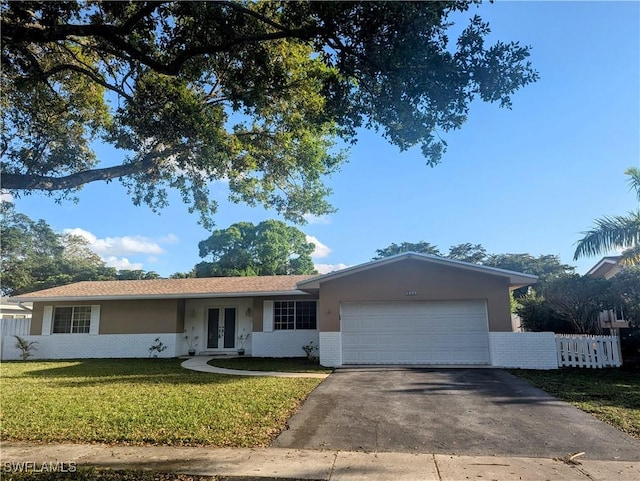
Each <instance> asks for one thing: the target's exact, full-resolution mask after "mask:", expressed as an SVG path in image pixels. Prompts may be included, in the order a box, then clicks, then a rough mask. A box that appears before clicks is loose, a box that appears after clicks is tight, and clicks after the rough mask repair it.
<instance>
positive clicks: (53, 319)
mask: <svg viewBox="0 0 640 481" xmlns="http://www.w3.org/2000/svg"><path fill="white" fill-rule="evenodd" d="M69 308H70V309H71V323H70V324H69V330H68V331H64V332H56V331H55V329H56V310H58V309H69ZM79 308H83V309H88V311H89V318H88V319H82V321H83V322H88V323H89V325H88V326H87V328H86V331H84V330H83V331H82V332H78V331H75V332H74V323H79V322H80V320H77V319H75V317H76V309H79ZM92 311H93V309H92V306H90V305H77V306H55V307H54V308H53V312H52V317H51V333H52V334H90V333H91V324H92V321H93V316H92ZM76 328H77V324H76Z"/></svg>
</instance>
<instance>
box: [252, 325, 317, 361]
mask: <svg viewBox="0 0 640 481" xmlns="http://www.w3.org/2000/svg"><path fill="white" fill-rule="evenodd" d="M251 337H252V339H251V349H252V355H253V356H254V357H304V356H306V354H305V352H304V351H303V350H302V346H306V345H307V344H309V343H310V342H311V341H313V343H314V344H315V345H316V346H317V345H318V344H319V342H318V331H315V330H311V329H309V330H307V329H300V330H292V331H288V330H287V331H273V332H254V333H253V334H252V335H251Z"/></svg>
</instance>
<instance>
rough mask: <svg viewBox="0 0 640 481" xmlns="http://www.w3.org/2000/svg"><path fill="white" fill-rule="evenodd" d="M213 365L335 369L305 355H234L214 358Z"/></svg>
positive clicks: (250, 368) (317, 370) (278, 369)
mask: <svg viewBox="0 0 640 481" xmlns="http://www.w3.org/2000/svg"><path fill="white" fill-rule="evenodd" d="M208 364H209V365H211V366H217V367H224V368H227V369H240V370H244V371H276V372H311V373H326V374H329V373H331V372H332V371H333V369H330V368H326V367H322V366H320V364H318V363H317V362H313V361H309V360H307V358H305V357H293V358H274V357H234V358H231V359H212V360H211V361H209V362H208Z"/></svg>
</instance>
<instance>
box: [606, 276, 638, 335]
mask: <svg viewBox="0 0 640 481" xmlns="http://www.w3.org/2000/svg"><path fill="white" fill-rule="evenodd" d="M609 282H610V284H611V293H612V296H613V302H614V303H615V305H616V306H617V307H621V308H622V312H623V313H624V318H625V319H626V320H628V321H629V323H630V324H631V325H632V326H634V327H635V328H638V329H640V265H635V266H626V267H624V268H623V269H622V270H621V271H620V272H618V273H617V274H616V275H615V276H614V277H612V278H611V279H609Z"/></svg>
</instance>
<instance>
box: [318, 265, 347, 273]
mask: <svg viewBox="0 0 640 481" xmlns="http://www.w3.org/2000/svg"><path fill="white" fill-rule="evenodd" d="M315 267H316V270H317V271H318V274H328V273H329V272H334V271H339V270H340V269H346V268H347V267H351V266H349V265H347V264H342V263H340V264H315Z"/></svg>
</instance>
